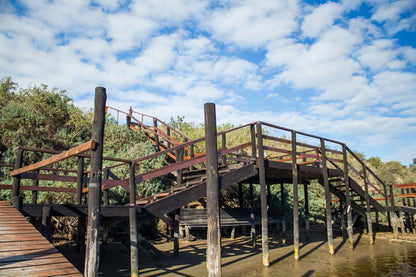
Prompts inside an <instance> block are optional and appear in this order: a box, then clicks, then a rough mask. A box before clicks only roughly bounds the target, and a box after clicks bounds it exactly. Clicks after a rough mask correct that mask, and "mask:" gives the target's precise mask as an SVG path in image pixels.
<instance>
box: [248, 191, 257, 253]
mask: <svg viewBox="0 0 416 277" xmlns="http://www.w3.org/2000/svg"><path fill="white" fill-rule="evenodd" d="M249 194H250V219H251V226H250V237H251V238H252V240H253V241H252V244H253V248H256V225H255V224H254V221H255V215H254V192H253V183H249Z"/></svg>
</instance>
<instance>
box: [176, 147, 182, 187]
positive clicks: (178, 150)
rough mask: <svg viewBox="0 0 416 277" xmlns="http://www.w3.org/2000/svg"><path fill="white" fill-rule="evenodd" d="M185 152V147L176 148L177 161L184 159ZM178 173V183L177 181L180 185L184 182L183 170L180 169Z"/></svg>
mask: <svg viewBox="0 0 416 277" xmlns="http://www.w3.org/2000/svg"><path fill="white" fill-rule="evenodd" d="M183 152H184V149H183V148H180V149H177V150H176V153H175V156H176V162H181V161H183V155H184V154H183ZM176 173H177V175H176V183H177V185H178V186H180V185H182V183H183V176H182V170H178V171H177V172H176Z"/></svg>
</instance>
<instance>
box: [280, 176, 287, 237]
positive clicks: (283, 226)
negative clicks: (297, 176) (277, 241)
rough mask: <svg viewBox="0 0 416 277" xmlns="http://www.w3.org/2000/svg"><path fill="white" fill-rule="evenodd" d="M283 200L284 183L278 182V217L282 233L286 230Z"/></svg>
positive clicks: (284, 199)
mask: <svg viewBox="0 0 416 277" xmlns="http://www.w3.org/2000/svg"><path fill="white" fill-rule="evenodd" d="M285 201H286V197H285V186H284V183H280V218H281V219H282V232H283V234H284V235H285V232H286V213H285Z"/></svg>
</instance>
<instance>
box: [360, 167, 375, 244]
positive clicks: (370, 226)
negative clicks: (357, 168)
mask: <svg viewBox="0 0 416 277" xmlns="http://www.w3.org/2000/svg"><path fill="white" fill-rule="evenodd" d="M362 166H363V175H364V186H365V204H366V208H367V209H366V216H367V226H368V227H367V228H368V236H369V239H370V244H373V243H374V239H373V222H372V221H371V206H370V196H369V193H368V180H367V169H366V168H365V164H362Z"/></svg>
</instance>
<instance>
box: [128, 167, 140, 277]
mask: <svg viewBox="0 0 416 277" xmlns="http://www.w3.org/2000/svg"><path fill="white" fill-rule="evenodd" d="M134 175H135V163H131V164H130V178H129V185H130V208H129V223H130V269H131V276H132V277H137V276H139V252H138V237H137V216H136V182H135V177H134Z"/></svg>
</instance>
